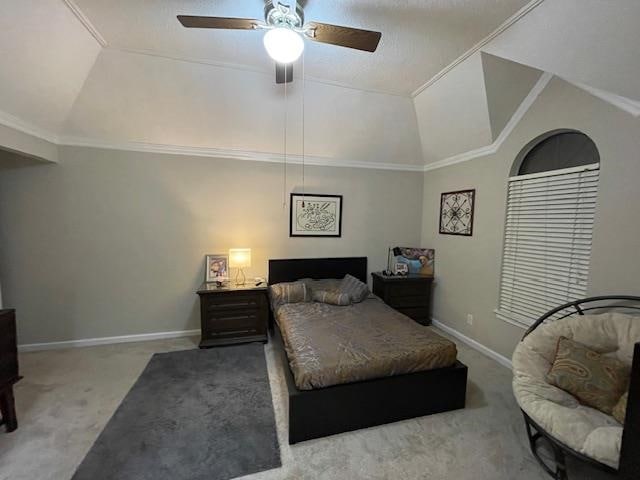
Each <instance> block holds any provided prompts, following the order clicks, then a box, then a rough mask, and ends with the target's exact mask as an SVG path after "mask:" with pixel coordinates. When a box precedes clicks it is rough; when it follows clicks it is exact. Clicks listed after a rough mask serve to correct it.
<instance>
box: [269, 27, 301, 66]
mask: <svg viewBox="0 0 640 480" xmlns="http://www.w3.org/2000/svg"><path fill="white" fill-rule="evenodd" d="M263 42H264V48H265V49H266V50H267V53H268V54H269V56H270V57H271V58H273V59H274V60H275V61H276V62H278V63H285V64H287V63H293V62H295V61H296V60H297V59H298V58H300V55H302V52H303V51H304V40H303V39H302V37H301V36H300V35H299V34H298V33H297V32H294V31H293V30H291V29H290V28H286V27H277V28H272V29H270V30H269V31H267V33H265V35H264V39H263Z"/></svg>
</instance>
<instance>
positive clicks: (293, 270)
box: [269, 257, 367, 285]
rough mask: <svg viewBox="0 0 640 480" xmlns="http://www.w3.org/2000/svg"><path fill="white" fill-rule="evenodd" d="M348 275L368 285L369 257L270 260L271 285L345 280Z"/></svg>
mask: <svg viewBox="0 0 640 480" xmlns="http://www.w3.org/2000/svg"><path fill="white" fill-rule="evenodd" d="M346 274H350V275H353V276H354V277H356V278H357V279H358V280H360V281H362V282H364V283H367V257H344V258H296V259H282V260H269V285H273V284H275V283H281V282H294V281H296V280H299V279H301V278H315V279H320V278H343V277H344V276H345V275H346Z"/></svg>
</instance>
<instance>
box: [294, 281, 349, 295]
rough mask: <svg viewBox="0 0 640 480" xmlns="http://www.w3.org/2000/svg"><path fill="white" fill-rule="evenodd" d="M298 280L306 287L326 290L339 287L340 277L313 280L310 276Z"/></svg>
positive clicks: (329, 290)
mask: <svg viewBox="0 0 640 480" xmlns="http://www.w3.org/2000/svg"><path fill="white" fill-rule="evenodd" d="M299 281H300V282H304V284H305V285H306V286H307V289H309V290H311V291H313V290H326V291H327V292H332V291H337V290H338V289H339V288H340V283H341V282H342V279H341V278H340V279H338V278H321V279H319V280H314V279H312V278H303V279H301V280H299Z"/></svg>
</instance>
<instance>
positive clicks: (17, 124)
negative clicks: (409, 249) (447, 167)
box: [0, 111, 423, 172]
mask: <svg viewBox="0 0 640 480" xmlns="http://www.w3.org/2000/svg"><path fill="white" fill-rule="evenodd" d="M0 125H4V126H5V127H9V128H12V129H14V130H17V131H19V132H22V133H26V134H27V135H31V136H33V137H36V138H39V139H40V140H45V141H47V142H49V143H52V144H54V145H57V146H68V147H88V148H98V149H102V150H123V151H131V152H143V153H163V154H167V155H187V156H195V157H210V158H221V159H233V160H246V161H251V162H267V163H284V161H285V158H284V156H283V155H282V154H281V153H271V152H255V151H250V150H235V149H230V148H215V147H190V146H185V145H166V144H157V143H145V142H116V141H106V140H98V139H92V138H87V137H76V136H60V135H56V134H55V133H53V132H50V131H48V130H46V129H43V128H41V127H38V126H37V125H34V124H32V123H29V122H26V121H24V120H22V119H20V118H18V117H16V116H14V115H11V114H9V113H6V112H2V111H0ZM286 161H287V163H289V164H292V165H302V155H287V158H286ZM304 164H305V165H312V166H318V167H343V168H368V169H373V170H396V171H406V172H422V171H423V165H415V164H410V163H383V162H363V161H359V160H351V159H340V158H330V157H321V156H310V155H305V157H304Z"/></svg>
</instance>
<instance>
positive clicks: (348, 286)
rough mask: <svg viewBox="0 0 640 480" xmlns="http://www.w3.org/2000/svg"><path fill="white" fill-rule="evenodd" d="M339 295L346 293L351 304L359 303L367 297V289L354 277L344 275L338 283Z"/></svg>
mask: <svg viewBox="0 0 640 480" xmlns="http://www.w3.org/2000/svg"><path fill="white" fill-rule="evenodd" d="M339 291H340V293H348V294H349V296H350V297H351V301H352V302H353V303H360V302H362V301H363V300H365V299H366V298H367V297H368V296H369V287H367V284H366V283H362V282H361V281H360V280H358V279H357V278H356V277H352V276H351V275H345V277H344V278H343V279H342V282H341V283H340V289H339Z"/></svg>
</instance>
